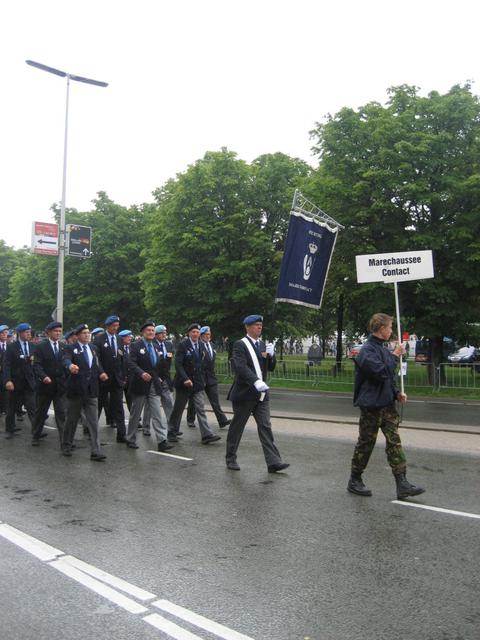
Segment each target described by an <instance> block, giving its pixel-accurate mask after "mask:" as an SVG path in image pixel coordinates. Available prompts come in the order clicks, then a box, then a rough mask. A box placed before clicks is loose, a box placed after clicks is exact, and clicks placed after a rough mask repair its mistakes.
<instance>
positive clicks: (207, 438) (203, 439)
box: [202, 434, 222, 444]
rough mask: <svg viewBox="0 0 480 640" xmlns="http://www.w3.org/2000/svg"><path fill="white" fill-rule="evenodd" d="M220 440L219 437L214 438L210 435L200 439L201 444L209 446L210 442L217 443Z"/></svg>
mask: <svg viewBox="0 0 480 640" xmlns="http://www.w3.org/2000/svg"><path fill="white" fill-rule="evenodd" d="M221 439H222V438H221V437H220V436H214V435H213V434H212V435H211V436H205V438H202V444H210V443H211V442H217V441H218V440H221Z"/></svg>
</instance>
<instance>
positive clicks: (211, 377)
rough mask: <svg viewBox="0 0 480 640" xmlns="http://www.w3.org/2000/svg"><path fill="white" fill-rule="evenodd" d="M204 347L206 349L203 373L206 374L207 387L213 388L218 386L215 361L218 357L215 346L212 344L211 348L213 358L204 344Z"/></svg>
mask: <svg viewBox="0 0 480 640" xmlns="http://www.w3.org/2000/svg"><path fill="white" fill-rule="evenodd" d="M202 344H203V347H204V349H205V358H204V359H203V371H204V374H205V386H206V387H213V386H214V385H216V384H218V380H217V377H216V375H215V360H216V357H217V353H216V351H215V349H214V348H213V344H212V343H211V342H210V347H211V349H212V353H213V356H212V357H210V353H209V351H208V347H207V346H206V345H205V343H204V342H203V343H202Z"/></svg>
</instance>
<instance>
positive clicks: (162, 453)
mask: <svg viewBox="0 0 480 640" xmlns="http://www.w3.org/2000/svg"><path fill="white" fill-rule="evenodd" d="M147 453H154V454H155V455H156V456H165V457H166V458H176V459H177V460H189V461H191V460H193V458H185V457H184V456H177V455H175V454H173V453H164V452H163V451H153V449H147Z"/></svg>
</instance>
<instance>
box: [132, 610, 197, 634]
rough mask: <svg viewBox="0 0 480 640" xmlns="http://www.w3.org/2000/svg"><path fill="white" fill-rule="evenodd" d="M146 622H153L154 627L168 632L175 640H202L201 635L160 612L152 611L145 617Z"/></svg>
mask: <svg viewBox="0 0 480 640" xmlns="http://www.w3.org/2000/svg"><path fill="white" fill-rule="evenodd" d="M143 620H145V622H148V624H151V625H152V627H155V628H156V629H159V630H160V631H163V632H164V633H167V634H168V635H169V636H170V637H171V638H175V640H202V639H201V637H200V636H197V635H195V634H194V633H192V632H191V631H187V630H186V629H184V628H183V627H179V626H178V624H175V623H174V622H170V620H167V619H166V618H164V617H163V616H161V615H159V614H158V613H151V614H150V615H148V616H145V618H143Z"/></svg>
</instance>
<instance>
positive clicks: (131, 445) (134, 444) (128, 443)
mask: <svg viewBox="0 0 480 640" xmlns="http://www.w3.org/2000/svg"><path fill="white" fill-rule="evenodd" d="M125 443H126V445H127V447H128V448H129V449H138V444H136V443H135V442H128V440H126V441H125Z"/></svg>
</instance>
